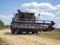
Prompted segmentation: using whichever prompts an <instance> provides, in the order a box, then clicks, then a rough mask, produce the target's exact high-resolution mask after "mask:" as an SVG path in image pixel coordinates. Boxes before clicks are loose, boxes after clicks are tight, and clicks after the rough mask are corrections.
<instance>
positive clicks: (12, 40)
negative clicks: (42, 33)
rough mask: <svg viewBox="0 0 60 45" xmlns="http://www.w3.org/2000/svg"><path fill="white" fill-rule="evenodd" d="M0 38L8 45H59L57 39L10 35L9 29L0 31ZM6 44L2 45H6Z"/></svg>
mask: <svg viewBox="0 0 60 45" xmlns="http://www.w3.org/2000/svg"><path fill="white" fill-rule="evenodd" d="M0 38H2V39H3V40H5V41H6V42H7V43H9V45H60V40H57V39H51V38H45V37H39V36H38V35H36V34H34V35H30V34H19V35H17V34H11V33H10V29H5V30H0ZM7 43H5V44H3V45H7ZM0 45H1V42H0Z"/></svg>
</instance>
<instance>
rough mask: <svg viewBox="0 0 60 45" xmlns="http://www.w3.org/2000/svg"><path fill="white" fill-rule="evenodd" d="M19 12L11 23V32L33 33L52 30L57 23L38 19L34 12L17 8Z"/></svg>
mask: <svg viewBox="0 0 60 45" xmlns="http://www.w3.org/2000/svg"><path fill="white" fill-rule="evenodd" d="M17 11H18V13H16V14H15V16H14V17H13V18H12V22H11V25H10V29H11V33H20V34H21V33H23V32H26V33H30V32H31V33H32V34H35V33H36V34H38V31H40V32H41V31H43V32H46V31H52V30H54V27H53V26H54V25H55V23H54V22H53V21H47V20H36V17H35V15H34V13H33V12H26V11H25V12H24V11H21V10H17Z"/></svg>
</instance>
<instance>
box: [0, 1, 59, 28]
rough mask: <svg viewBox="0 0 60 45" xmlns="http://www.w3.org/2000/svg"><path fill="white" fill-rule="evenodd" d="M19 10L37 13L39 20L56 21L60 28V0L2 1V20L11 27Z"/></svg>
mask: <svg viewBox="0 0 60 45" xmlns="http://www.w3.org/2000/svg"><path fill="white" fill-rule="evenodd" d="M17 9H21V10H26V11H32V12H35V16H36V18H37V19H39V20H50V21H54V22H55V23H56V24H55V27H57V28H60V0H0V20H2V21H3V22H4V24H5V25H10V23H11V20H12V17H13V16H14V14H15V13H16V12H17V11H16V10H17ZM38 14H40V17H39V16H38Z"/></svg>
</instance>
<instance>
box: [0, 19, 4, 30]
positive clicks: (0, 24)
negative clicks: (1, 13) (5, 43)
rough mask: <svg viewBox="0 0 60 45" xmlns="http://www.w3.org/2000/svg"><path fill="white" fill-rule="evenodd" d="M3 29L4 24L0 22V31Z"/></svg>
mask: <svg viewBox="0 0 60 45" xmlns="http://www.w3.org/2000/svg"><path fill="white" fill-rule="evenodd" d="M2 28H4V23H3V22H2V21H1V20H0V29H2Z"/></svg>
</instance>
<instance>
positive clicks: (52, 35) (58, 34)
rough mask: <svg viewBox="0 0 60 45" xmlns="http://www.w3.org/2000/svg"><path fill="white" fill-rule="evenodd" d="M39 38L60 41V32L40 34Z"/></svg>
mask: <svg viewBox="0 0 60 45" xmlns="http://www.w3.org/2000/svg"><path fill="white" fill-rule="evenodd" d="M39 36H42V37H48V38H53V39H58V40H60V32H59V31H51V32H42V33H40V35H39Z"/></svg>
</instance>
